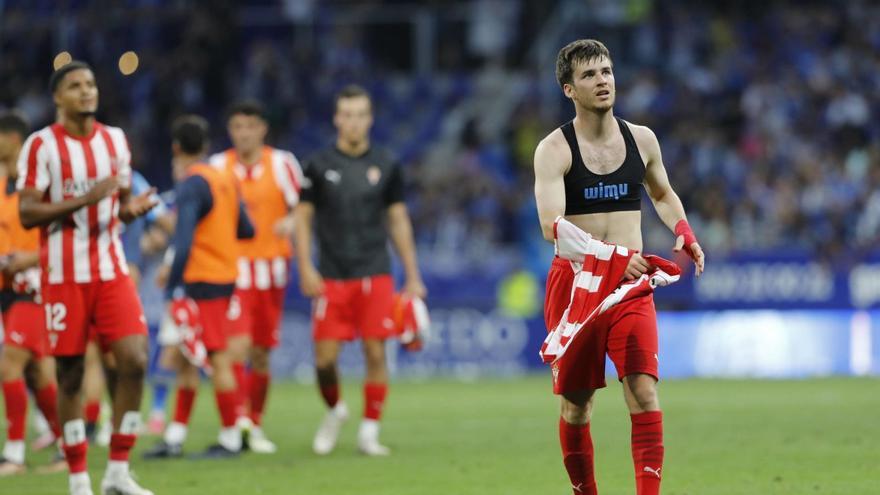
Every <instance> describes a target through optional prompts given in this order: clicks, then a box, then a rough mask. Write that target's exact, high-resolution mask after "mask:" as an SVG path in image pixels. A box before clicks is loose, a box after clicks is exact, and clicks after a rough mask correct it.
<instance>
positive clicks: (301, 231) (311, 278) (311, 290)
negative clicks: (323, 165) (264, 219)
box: [293, 163, 324, 297]
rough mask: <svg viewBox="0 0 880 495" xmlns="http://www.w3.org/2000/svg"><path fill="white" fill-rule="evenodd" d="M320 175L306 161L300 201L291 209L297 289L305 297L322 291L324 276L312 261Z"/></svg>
mask: <svg viewBox="0 0 880 495" xmlns="http://www.w3.org/2000/svg"><path fill="white" fill-rule="evenodd" d="M320 186H321V182H320V177H319V174H318V172H317V170H316V167H315V166H314V165H313V164H309V163H306V164H305V167H304V168H303V181H302V191H301V195H300V201H299V203H298V204H297V205H296V207H295V208H294V209H293V219H294V223H295V224H296V225H297V227H298V228H296V229H294V230H293V246H294V249H295V251H296V266H297V269H298V270H299V290H300V292H302V294H303V295H304V296H306V297H317V296H320V295H321V294H322V293H323V292H324V278H323V277H321V273H320V272H318V269H317V268H315V264H314V263H312V221H313V220H314V218H315V204H316V202H317V200H318V197H319V196H320V195H319V194H318V193H319V191H318V189H319V188H320Z"/></svg>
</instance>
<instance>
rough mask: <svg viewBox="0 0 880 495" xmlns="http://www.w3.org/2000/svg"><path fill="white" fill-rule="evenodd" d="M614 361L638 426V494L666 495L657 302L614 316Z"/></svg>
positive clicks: (645, 301) (646, 300) (644, 301)
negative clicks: (663, 488)
mask: <svg viewBox="0 0 880 495" xmlns="http://www.w3.org/2000/svg"><path fill="white" fill-rule="evenodd" d="M612 311H613V312H614V316H615V323H614V326H613V327H612V329H611V331H610V332H609V336H608V355H609V357H611V359H612V361H614V365H615V368H617V372H618V377H619V378H620V379H621V381H622V382H623V391H624V400H625V401H626V405H627V407H628V408H629V412H630V419H631V421H632V457H633V466H634V468H635V478H636V493H637V494H638V495H657V494H659V493H660V480H661V470H662V468H663V454H664V448H663V413H662V412H661V411H660V403H659V401H658V399H657V377H658V376H659V375H658V370H657V365H658V360H659V358H658V355H657V352H658V345H657V321H656V313H655V311H654V302H653V298H652V297H651V296H646V297H640V298H638V299H636V300H634V301H631V302H629V303H627V304H625V305H624V306H622V307H621V308H614V309H613V310H612Z"/></svg>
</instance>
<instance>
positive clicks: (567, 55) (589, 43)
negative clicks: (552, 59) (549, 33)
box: [556, 40, 611, 87]
mask: <svg viewBox="0 0 880 495" xmlns="http://www.w3.org/2000/svg"><path fill="white" fill-rule="evenodd" d="M603 57H604V58H607V59H608V60H611V54H610V53H609V52H608V48H607V47H606V46H605V45H604V44H603V43H602V42H601V41H597V40H577V41H572V42H571V43H569V44H567V45H565V46H564V47H562V50H559V55H557V56H556V80H557V81H558V82H559V87H563V86H564V85H565V84H571V83H573V82H574V79H573V76H574V66H575V65H576V64H579V63H582V62H589V61H590V60H594V59H597V58H603Z"/></svg>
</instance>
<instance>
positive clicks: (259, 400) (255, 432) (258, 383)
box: [248, 346, 278, 454]
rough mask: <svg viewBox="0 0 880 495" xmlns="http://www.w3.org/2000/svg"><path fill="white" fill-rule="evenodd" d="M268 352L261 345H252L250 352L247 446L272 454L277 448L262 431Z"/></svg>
mask: <svg viewBox="0 0 880 495" xmlns="http://www.w3.org/2000/svg"><path fill="white" fill-rule="evenodd" d="M269 353H270V349H269V348H268V347H263V346H253V347H251V352H250V365H251V368H250V383H249V394H250V397H249V402H250V422H251V429H250V433H249V434H248V447H249V448H250V450H251V451H253V452H256V453H259V454H272V453H274V452H276V451H277V450H278V449H277V447H276V446H275V444H274V443H273V442H272V441H271V440H269V439H268V438H267V437H266V434H265V433H264V432H263V426H262V422H263V411H264V410H265V407H266V399H267V398H268V396H269V382H270V377H271V375H270V373H269Z"/></svg>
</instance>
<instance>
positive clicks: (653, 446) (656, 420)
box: [630, 411, 663, 495]
mask: <svg viewBox="0 0 880 495" xmlns="http://www.w3.org/2000/svg"><path fill="white" fill-rule="evenodd" d="M630 417H631V418H632V456H633V465H635V468H636V493H637V495H659V493H660V469H661V468H662V467H663V413H662V412H660V411H647V412H643V413H639V414H631V415H630Z"/></svg>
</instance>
